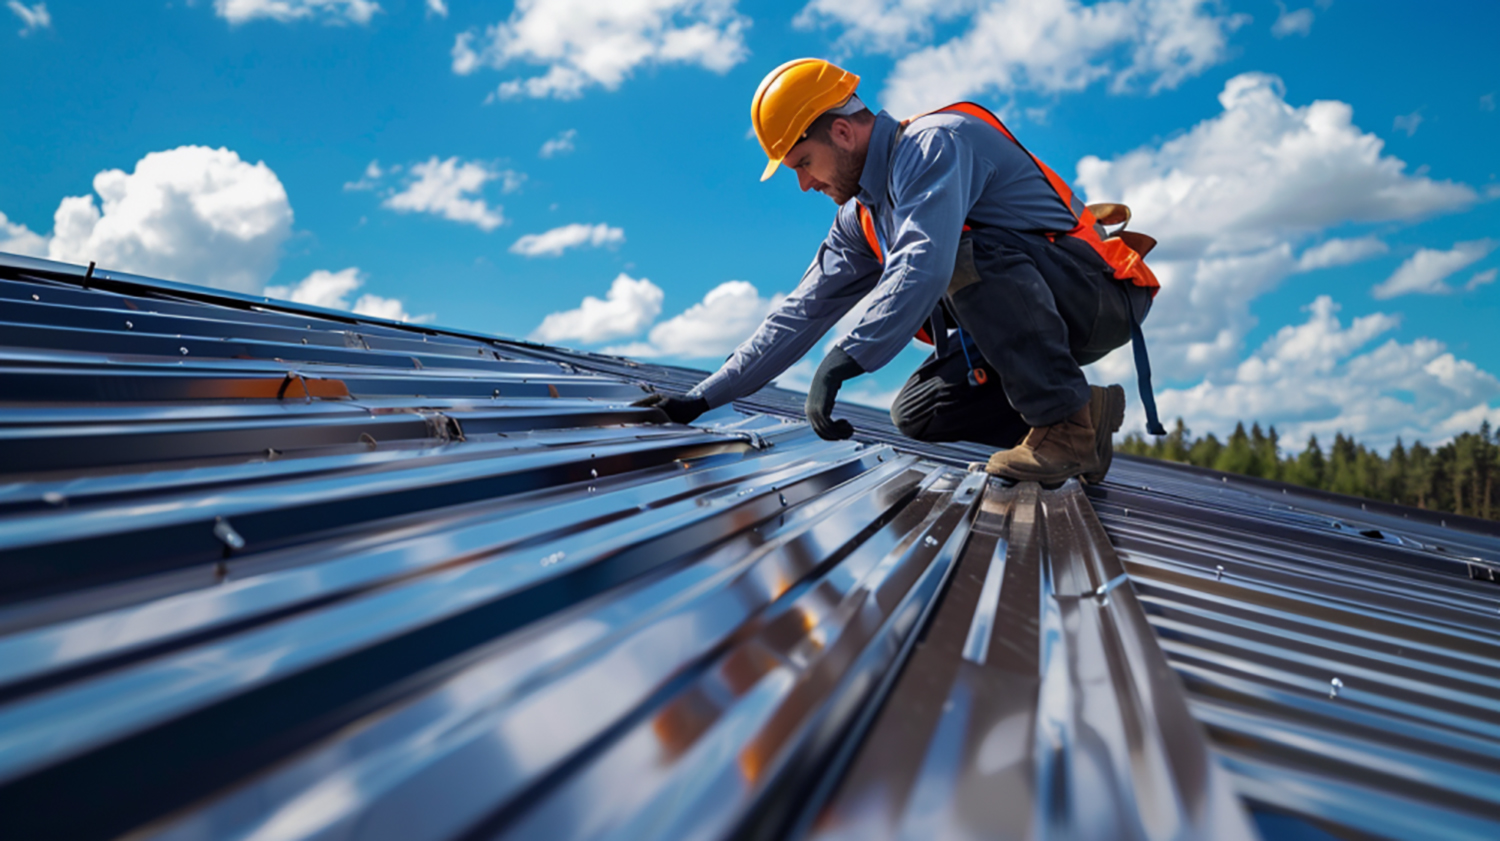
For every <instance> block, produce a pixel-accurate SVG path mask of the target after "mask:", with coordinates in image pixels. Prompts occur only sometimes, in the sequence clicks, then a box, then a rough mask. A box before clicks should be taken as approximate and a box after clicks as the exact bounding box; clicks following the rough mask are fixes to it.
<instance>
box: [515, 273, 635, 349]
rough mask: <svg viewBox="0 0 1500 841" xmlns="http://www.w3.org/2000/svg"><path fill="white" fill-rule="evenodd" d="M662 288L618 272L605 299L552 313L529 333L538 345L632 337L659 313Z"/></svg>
mask: <svg viewBox="0 0 1500 841" xmlns="http://www.w3.org/2000/svg"><path fill="white" fill-rule="evenodd" d="M663 297H664V296H663V294H662V291H661V287H659V286H657V285H656V284H654V283H652V282H651V281H649V280H647V279H646V278H644V277H643V278H641V279H640V280H636V279H635V278H633V277H631V276H629V275H627V274H625V273H624V272H621V273H620V274H619V276H617V277H616V278H615V280H614V283H611V284H610V286H609V292H608V293H606V294H605V296H604V300H602V301H601V300H600V299H598V298H595V297H594V296H592V295H590V296H588V297H586V298H584V299H583V303H582V304H580V305H579V306H578V309H574V310H566V311H563V312H555V313H552V314H551V315H548V316H547V317H546V318H544V319H542V323H541V324H540V325H538V326H537V328H536V329H535V330H533V331H532V333H531V338H532V339H533V340H535V341H539V342H563V341H580V342H583V343H585V344H593V343H595V342H607V341H610V340H611V339H623V338H627V337H629V336H634V335H637V334H638V333H640V332H641V331H642V330H644V329H646V325H648V324H650V323H651V322H652V320H654V319H655V318H656V317H657V316H658V315H660V314H661V302H662V298H663Z"/></svg>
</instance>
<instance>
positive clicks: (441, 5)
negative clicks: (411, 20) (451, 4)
mask: <svg viewBox="0 0 1500 841" xmlns="http://www.w3.org/2000/svg"><path fill="white" fill-rule="evenodd" d="M427 15H428V16H429V17H431V16H433V15H436V16H438V17H440V18H445V17H447V16H448V3H447V2H446V0H427Z"/></svg>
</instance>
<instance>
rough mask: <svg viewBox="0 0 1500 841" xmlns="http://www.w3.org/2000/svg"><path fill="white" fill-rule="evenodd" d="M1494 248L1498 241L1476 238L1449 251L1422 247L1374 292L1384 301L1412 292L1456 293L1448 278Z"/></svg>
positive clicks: (1455, 245) (1429, 293)
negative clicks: (1448, 282)
mask: <svg viewBox="0 0 1500 841" xmlns="http://www.w3.org/2000/svg"><path fill="white" fill-rule="evenodd" d="M1495 245H1496V242H1495V241H1494V240H1491V239H1476V240H1471V241H1469V242H1460V243H1455V244H1454V246H1453V247H1452V248H1451V249H1449V250H1447V251H1438V250H1436V249H1432V248H1419V249H1417V253H1415V254H1413V255H1411V256H1410V257H1408V258H1407V259H1406V262H1404V263H1402V264H1401V265H1400V266H1398V267H1397V268H1396V271H1395V273H1393V274H1392V275H1391V276H1390V277H1388V278H1386V279H1385V281H1384V282H1382V283H1380V284H1379V285H1378V286H1376V287H1375V288H1374V289H1373V290H1371V291H1372V293H1373V294H1374V295H1375V297H1377V298H1381V299H1385V298H1394V297H1396V296H1397V295H1408V294H1411V293H1413V292H1421V293H1424V294H1427V295H1446V294H1448V293H1449V292H1452V291H1453V288H1452V287H1451V286H1449V285H1448V284H1447V283H1446V282H1445V281H1447V279H1448V277H1449V276H1450V275H1452V274H1453V273H1454V272H1457V271H1459V270H1460V269H1464V268H1467V267H1468V266H1470V265H1473V264H1474V263H1477V262H1479V261H1480V260H1482V259H1484V258H1485V257H1486V256H1488V255H1489V253H1490V252H1491V251H1493V250H1495ZM1471 288H1472V287H1471Z"/></svg>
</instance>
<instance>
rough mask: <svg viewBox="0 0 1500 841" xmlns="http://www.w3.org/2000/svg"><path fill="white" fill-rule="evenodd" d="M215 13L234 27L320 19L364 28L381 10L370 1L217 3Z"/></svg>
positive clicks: (240, 0) (241, 0)
mask: <svg viewBox="0 0 1500 841" xmlns="http://www.w3.org/2000/svg"><path fill="white" fill-rule="evenodd" d="M214 11H215V12H216V13H217V14H218V15H219V17H221V18H223V19H225V20H227V21H229V22H230V23H231V24H241V23H247V22H249V21H252V20H260V19H269V20H274V21H279V22H281V23H290V22H292V21H295V20H307V19H309V18H317V19H318V20H321V21H323V22H325V23H345V22H348V23H357V24H361V25H363V24H367V23H369V22H370V18H372V17H374V16H375V13H376V12H379V11H381V8H380V4H379V3H372V2H370V0H214Z"/></svg>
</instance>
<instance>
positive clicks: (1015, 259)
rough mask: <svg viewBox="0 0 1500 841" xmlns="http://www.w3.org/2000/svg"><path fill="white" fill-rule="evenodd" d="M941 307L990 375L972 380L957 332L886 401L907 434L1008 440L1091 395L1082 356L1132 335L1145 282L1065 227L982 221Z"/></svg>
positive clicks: (1093, 357)
mask: <svg viewBox="0 0 1500 841" xmlns="http://www.w3.org/2000/svg"><path fill="white" fill-rule="evenodd" d="M948 291H949V294H948V297H947V298H946V302H947V306H948V308H949V310H950V311H951V312H952V313H953V314H954V315H955V316H956V317H957V319H958V322H959V324H960V325H961V326H962V327H963V329H964V331H965V332H967V333H968V334H969V336H970V338H972V339H973V344H974V345H977V346H978V349H979V351H980V356H982V359H981V358H980V356H975V355H974V354H973V351H972V350H971V351H970V355H971V358H972V359H973V362H974V363H975V364H977V365H982V366H983V367H984V368H985V370H986V372H987V374H988V375H989V376H988V381H987V382H986V383H984V384H983V385H980V386H971V385H970V384H969V382H968V372H969V366H968V364H967V362H966V361H965V359H964V356H963V351H962V350H961V347H960V343H959V342H958V341H957V337H956V336H955V337H953V341H950V342H949V343H948V344H949V345H950V347H949V348H948V350H947V352H946V353H944V354H941V355H939V354H933V355H932V356H930V357H928V359H927V360H926V361H925V362H923V363H922V365H921V366H920V367H918V368H917V370H916V373H914V374H912V376H911V378H910V379H908V380H907V381H906V385H904V386H902V388H901V392H900V393H899V394H898V395H897V396H896V400H895V402H894V403H892V404H891V419H892V420H893V421H895V423H896V427H897V428H898V429H900V430H901V433H902V434H903V435H906V436H907V437H909V438H915V439H917V440H919V441H973V442H976V443H980V444H989V445H992V446H995V447H1013V446H1015V445H1016V444H1018V443H1020V441H1021V439H1022V438H1024V437H1025V436H1026V433H1027V432H1028V431H1029V430H1030V429H1031V428H1032V427H1034V426H1050V425H1052V424H1054V423H1057V422H1059V421H1061V420H1063V419H1064V418H1067V417H1069V416H1070V415H1072V414H1073V413H1074V412H1077V411H1078V410H1079V409H1081V408H1083V407H1084V406H1086V405H1088V401H1089V388H1088V380H1087V379H1085V377H1084V375H1083V371H1082V370H1081V368H1082V366H1084V365H1087V364H1089V363H1091V362H1096V361H1098V360H1100V359H1102V358H1103V357H1104V356H1105V354H1107V353H1109V352H1110V351H1112V350H1114V349H1115V348H1118V347H1120V346H1122V345H1124V344H1126V343H1127V342H1129V341H1130V319H1131V314H1132V311H1133V312H1134V314H1135V317H1136V318H1137V319H1141V320H1144V319H1145V318H1146V314H1147V313H1148V312H1149V311H1150V309H1151V291H1150V290H1149V289H1144V288H1141V287H1138V286H1134V285H1132V284H1129V283H1122V282H1120V281H1118V280H1115V277H1114V274H1113V272H1112V271H1111V270H1110V268H1109V265H1108V264H1107V263H1105V262H1104V259H1103V258H1102V257H1100V256H1099V255H1098V254H1097V253H1095V252H1094V250H1093V249H1092V248H1090V247H1089V246H1088V245H1087V244H1086V243H1083V242H1080V241H1078V240H1075V239H1073V238H1072V237H1059V238H1058V241H1057V242H1052V241H1049V240H1048V239H1047V238H1046V237H1045V236H1042V235H1040V234H1031V233H1026V232H1022V231H1013V230H1008V229H1004V228H981V229H977V230H975V231H973V232H972V233H968V234H965V235H964V241H963V243H962V244H961V245H960V247H959V253H958V261H957V266H956V267H955V270H954V279H953V283H952V285H950V286H949V289H948Z"/></svg>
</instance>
